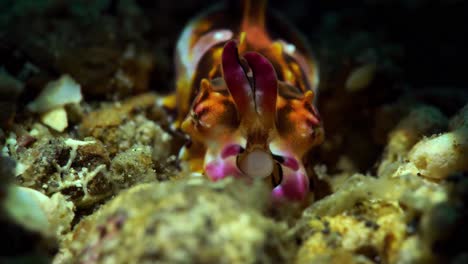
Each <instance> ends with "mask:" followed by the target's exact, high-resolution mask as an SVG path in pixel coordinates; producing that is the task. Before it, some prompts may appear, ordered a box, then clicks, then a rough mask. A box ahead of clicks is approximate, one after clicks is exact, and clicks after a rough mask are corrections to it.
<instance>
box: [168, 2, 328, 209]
mask: <svg viewBox="0 0 468 264" xmlns="http://www.w3.org/2000/svg"><path fill="white" fill-rule="evenodd" d="M237 7H239V3H237ZM275 30H276V31H275ZM176 67H177V68H176V75H177V76H176V80H177V91H176V94H175V96H173V97H172V100H171V99H167V101H166V106H170V105H172V106H173V107H175V108H176V109H177V113H178V116H177V119H176V122H175V127H176V129H181V130H182V131H183V132H185V133H186V134H187V135H188V136H189V137H190V139H191V144H190V145H188V146H185V147H184V148H183V149H182V150H181V152H180V159H182V160H184V161H186V164H188V165H187V167H188V168H189V169H190V171H192V172H200V173H203V174H205V175H206V176H207V177H208V178H210V179H212V180H219V179H222V178H224V177H227V176H234V177H244V178H258V177H259V178H265V179H267V180H268V181H269V182H271V184H272V186H273V190H272V195H273V198H275V199H280V200H282V199H287V200H301V199H304V197H305V196H306V195H307V193H308V192H309V179H308V177H307V175H306V171H305V168H304V165H303V163H302V158H303V156H304V154H305V153H306V152H308V151H309V150H310V149H311V148H312V147H313V146H315V145H317V144H320V143H321V142H322V141H323V135H324V132H323V128H322V125H321V120H320V116H319V114H318V112H317V109H316V108H315V106H314V104H313V99H314V94H315V91H316V87H317V84H318V73H317V71H318V70H317V66H316V63H314V61H313V59H312V56H311V54H310V52H309V50H308V47H307V45H306V43H305V41H304V40H303V39H302V38H301V37H300V35H299V34H298V33H297V32H296V31H295V30H294V29H293V28H292V27H291V26H290V25H289V24H287V23H286V22H285V21H284V20H282V19H281V18H280V17H279V16H278V15H275V14H271V15H270V14H268V15H267V13H266V0H257V1H248V0H245V1H240V8H234V7H233V5H232V1H231V2H229V3H228V4H226V5H221V6H217V7H215V8H212V9H210V10H208V11H207V12H205V13H203V14H202V15H200V16H198V17H197V18H195V19H194V20H192V21H191V22H190V23H189V24H188V25H187V26H186V28H185V30H184V31H183V33H182V35H181V37H180V39H179V41H178V44H177V51H176Z"/></svg>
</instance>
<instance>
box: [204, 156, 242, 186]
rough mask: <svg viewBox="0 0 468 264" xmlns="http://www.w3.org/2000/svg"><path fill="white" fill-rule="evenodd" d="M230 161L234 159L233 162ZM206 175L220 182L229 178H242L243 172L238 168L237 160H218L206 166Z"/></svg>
mask: <svg viewBox="0 0 468 264" xmlns="http://www.w3.org/2000/svg"><path fill="white" fill-rule="evenodd" d="M230 159H234V162H231V161H230ZM205 174H206V175H207V176H208V177H209V178H210V179H211V180H213V181H218V180H221V179H224V178H226V177H227V176H234V177H240V176H242V172H241V171H240V170H239V169H238V168H237V166H236V163H235V158H228V159H216V160H213V161H211V162H209V163H208V164H206V165H205Z"/></svg>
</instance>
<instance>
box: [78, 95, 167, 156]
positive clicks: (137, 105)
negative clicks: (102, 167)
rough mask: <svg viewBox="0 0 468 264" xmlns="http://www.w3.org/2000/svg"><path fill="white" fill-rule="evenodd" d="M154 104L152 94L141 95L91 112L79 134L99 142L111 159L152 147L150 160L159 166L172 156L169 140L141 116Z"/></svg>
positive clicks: (155, 126) (157, 126)
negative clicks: (135, 150)
mask: <svg viewBox="0 0 468 264" xmlns="http://www.w3.org/2000/svg"><path fill="white" fill-rule="evenodd" d="M155 103H156V96H155V95H154V94H143V95H139V96H136V97H133V98H130V99H128V100H126V101H124V102H122V103H116V104H114V105H110V106H107V107H103V108H101V109H99V110H96V111H93V112H91V113H90V114H89V115H88V116H86V117H85V119H84V120H83V122H82V124H81V126H80V134H81V135H82V136H92V137H94V138H97V139H99V140H101V141H102V142H103V143H104V145H106V149H107V150H108V151H109V154H110V156H114V155H115V154H117V153H118V152H120V151H125V150H128V149H130V148H131V147H132V146H133V145H135V144H137V145H144V146H152V147H153V159H154V160H155V161H159V162H161V161H162V160H164V159H165V158H168V157H169V155H170V153H171V139H172V136H171V135H170V134H168V133H167V132H165V131H164V130H163V129H162V128H161V126H159V125H158V124H156V123H155V122H153V121H151V120H149V119H148V118H147V117H146V116H145V115H144V113H145V111H149V109H150V108H152V107H153V106H154V105H155Z"/></svg>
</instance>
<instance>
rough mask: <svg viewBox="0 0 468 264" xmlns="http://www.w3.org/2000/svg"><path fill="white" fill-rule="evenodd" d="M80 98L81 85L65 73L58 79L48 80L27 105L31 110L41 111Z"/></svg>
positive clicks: (74, 101)
mask: <svg viewBox="0 0 468 264" xmlns="http://www.w3.org/2000/svg"><path fill="white" fill-rule="evenodd" d="M82 98H83V96H82V95H81V86H80V85H79V84H78V83H77V82H76V81H75V80H73V78H71V77H70V76H69V75H67V74H65V75H62V77H60V79H58V80H56V81H52V82H49V83H48V84H47V85H46V87H45V88H44V90H42V92H41V93H40V94H39V96H38V97H37V98H36V99H35V100H34V101H32V102H31V103H29V104H28V106H27V107H28V109H29V110H30V111H32V112H36V113H42V112H46V111H49V110H52V109H54V108H56V107H59V106H64V105H66V104H72V103H79V102H81V99H82Z"/></svg>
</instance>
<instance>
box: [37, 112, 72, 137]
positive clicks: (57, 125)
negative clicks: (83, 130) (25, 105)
mask: <svg viewBox="0 0 468 264" xmlns="http://www.w3.org/2000/svg"><path fill="white" fill-rule="evenodd" d="M41 122H42V123H43V124H45V125H47V126H48V127H50V128H52V129H54V130H55V131H58V132H63V131H64V130H65V128H67V127H68V119H67V112H66V111H65V108H64V107H63V106H62V107H57V108H54V109H52V110H49V111H47V112H45V113H43V114H42V115H41Z"/></svg>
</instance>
